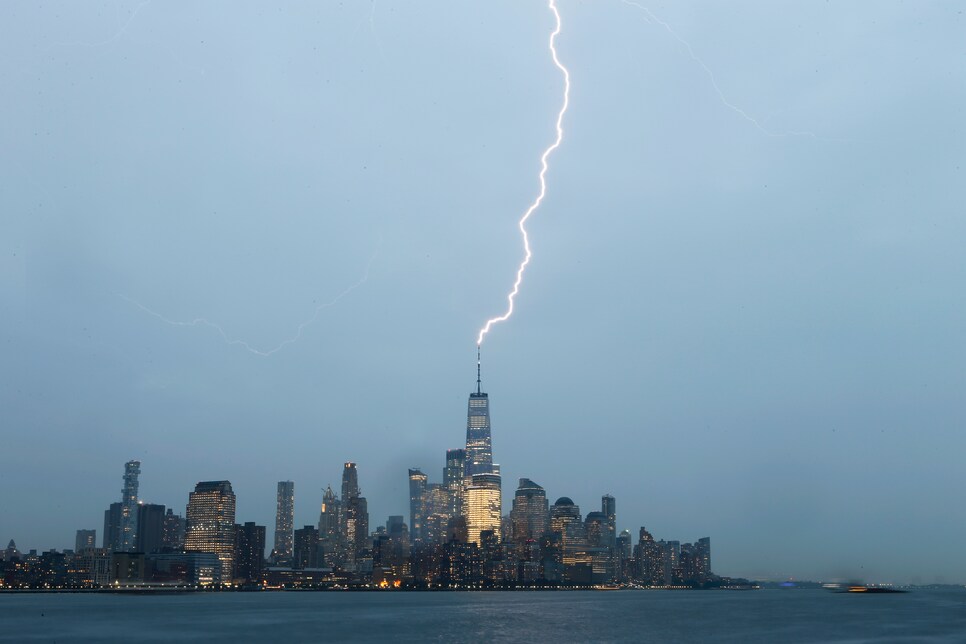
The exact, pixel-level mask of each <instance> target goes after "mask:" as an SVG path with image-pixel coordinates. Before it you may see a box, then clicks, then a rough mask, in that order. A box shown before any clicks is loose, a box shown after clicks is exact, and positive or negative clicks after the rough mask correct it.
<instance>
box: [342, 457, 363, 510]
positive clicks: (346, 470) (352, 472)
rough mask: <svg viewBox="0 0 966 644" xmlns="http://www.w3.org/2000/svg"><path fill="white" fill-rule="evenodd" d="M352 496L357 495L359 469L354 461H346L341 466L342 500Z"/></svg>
mask: <svg viewBox="0 0 966 644" xmlns="http://www.w3.org/2000/svg"><path fill="white" fill-rule="evenodd" d="M353 496H359V470H357V469H356V464H355V463H346V464H345V465H343V467H342V501H343V503H344V502H345V501H346V500H348V499H349V498H351V497H353Z"/></svg>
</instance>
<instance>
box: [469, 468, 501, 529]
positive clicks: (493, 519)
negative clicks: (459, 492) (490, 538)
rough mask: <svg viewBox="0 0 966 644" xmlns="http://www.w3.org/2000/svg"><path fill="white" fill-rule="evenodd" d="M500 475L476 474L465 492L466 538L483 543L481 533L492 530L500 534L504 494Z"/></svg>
mask: <svg viewBox="0 0 966 644" xmlns="http://www.w3.org/2000/svg"><path fill="white" fill-rule="evenodd" d="M500 483H501V481H500V475H499V474H493V473H481V474H474V475H473V476H472V477H471V479H470V484H469V485H467V486H466V490H465V491H464V493H463V516H464V517H466V540H467V542H468V543H475V544H477V545H481V542H480V533H481V532H483V531H485V530H490V531H492V532H493V533H494V535H499V534H500V522H501V519H502V508H503V503H502V496H501V491H500Z"/></svg>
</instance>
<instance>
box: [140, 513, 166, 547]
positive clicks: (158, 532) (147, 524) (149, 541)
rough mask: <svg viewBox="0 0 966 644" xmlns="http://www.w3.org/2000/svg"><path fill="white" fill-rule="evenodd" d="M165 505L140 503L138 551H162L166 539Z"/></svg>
mask: <svg viewBox="0 0 966 644" xmlns="http://www.w3.org/2000/svg"><path fill="white" fill-rule="evenodd" d="M164 511H165V507H164V506H163V505H157V504H154V503H141V504H140V505H138V509H137V515H138V521H137V523H138V531H137V538H136V539H135V546H136V548H137V551H138V552H143V553H146V554H150V553H152V552H160V551H161V546H162V545H163V539H164Z"/></svg>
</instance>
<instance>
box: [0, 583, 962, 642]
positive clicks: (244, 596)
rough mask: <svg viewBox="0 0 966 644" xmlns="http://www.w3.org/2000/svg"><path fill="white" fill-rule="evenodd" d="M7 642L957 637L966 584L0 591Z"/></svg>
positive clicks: (0, 629) (0, 628) (1, 635)
mask: <svg viewBox="0 0 966 644" xmlns="http://www.w3.org/2000/svg"><path fill="white" fill-rule="evenodd" d="M0 640H2V641H16V642H82V641H98V642H103V641H118V642H122V641H123V642H138V641H147V642H160V641H192V640H195V641H331V642H368V641H377V640H378V641H382V642H617V641H624V642H627V641H632V642H635V641H636V642H708V641H714V642H966V590H956V589H952V590H920V591H915V592H912V593H908V594H897V595H848V594H834V593H829V592H826V591H820V590H756V591H633V590H627V591H610V592H600V591H597V592H594V591H584V592H436V593H434V592H262V593H189V594H181V595H170V596H155V595H123V594H82V593H76V594H70V593H49V594H10V593H6V594H0Z"/></svg>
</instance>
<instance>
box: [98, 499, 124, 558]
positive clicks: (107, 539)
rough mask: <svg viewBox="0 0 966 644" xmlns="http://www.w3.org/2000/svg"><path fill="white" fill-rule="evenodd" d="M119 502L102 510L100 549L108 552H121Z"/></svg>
mask: <svg viewBox="0 0 966 644" xmlns="http://www.w3.org/2000/svg"><path fill="white" fill-rule="evenodd" d="M121 507H122V505H121V502H120V501H117V502H115V503H112V504H111V505H110V506H109V507H108V509H106V510H104V531H103V532H102V533H101V534H102V535H103V537H102V539H103V541H102V542H101V547H103V548H104V549H106V550H108V551H110V552H121V551H122V550H121V548H122V545H121Z"/></svg>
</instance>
